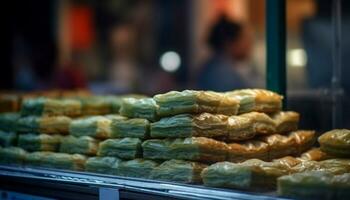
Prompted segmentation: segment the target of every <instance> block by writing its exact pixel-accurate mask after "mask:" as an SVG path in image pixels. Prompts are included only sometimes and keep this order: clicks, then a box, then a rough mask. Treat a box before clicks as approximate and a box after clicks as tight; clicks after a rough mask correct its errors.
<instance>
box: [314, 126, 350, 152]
mask: <svg viewBox="0 0 350 200" xmlns="http://www.w3.org/2000/svg"><path fill="white" fill-rule="evenodd" d="M318 142H319V143H320V145H321V150H322V151H324V152H326V153H327V154H329V155H334V156H339V157H348V158H349V157H350V130H347V129H335V130H332V131H328V132H326V133H324V134H323V135H321V136H320V137H319V138H318Z"/></svg>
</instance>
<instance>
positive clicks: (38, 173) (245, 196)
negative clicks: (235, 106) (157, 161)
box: [0, 165, 282, 200]
mask: <svg viewBox="0 0 350 200" xmlns="http://www.w3.org/2000/svg"><path fill="white" fill-rule="evenodd" d="M0 177H2V178H1V179H6V178H20V179H27V181H28V180H29V181H31V180H32V181H40V180H41V181H50V182H53V183H55V182H57V183H63V184H65V183H66V184H74V185H79V186H84V187H95V188H115V189H118V190H121V191H122V190H123V191H130V192H137V193H143V194H148V195H157V196H163V197H164V196H165V197H169V198H175V199H212V200H226V199H240V200H253V199H254V200H277V199H282V198H278V197H276V196H274V194H269V193H251V192H242V191H237V190H227V189H219V188H208V187H205V186H200V185H185V184H177V183H169V182H162V181H154V180H146V179H137V178H129V177H118V176H111V175H103V174H94V173H88V172H74V171H65V170H55V169H41V168H28V167H17V166H2V165H0Z"/></svg>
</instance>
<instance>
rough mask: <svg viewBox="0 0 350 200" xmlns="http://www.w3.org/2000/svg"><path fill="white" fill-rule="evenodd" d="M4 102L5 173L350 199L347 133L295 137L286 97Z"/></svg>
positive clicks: (196, 95) (75, 96)
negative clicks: (72, 174) (73, 175)
mask: <svg viewBox="0 0 350 200" xmlns="http://www.w3.org/2000/svg"><path fill="white" fill-rule="evenodd" d="M5 96H6V95H5ZM3 97H4V96H3V94H0V111H14V112H13V113H0V165H2V166H1V168H2V169H6V168H8V169H11V170H14V169H15V168H18V167H24V168H23V170H31V171H32V172H35V171H36V170H37V171H40V170H41V171H43V172H49V170H55V169H62V170H78V171H83V170H84V171H86V172H91V173H88V174H87V175H85V176H86V177H94V176H102V179H104V180H106V181H107V182H106V183H107V184H108V182H109V180H112V179H111V178H114V179H115V181H117V182H118V184H119V181H120V185H124V183H127V182H129V181H133V182H135V183H136V182H138V183H140V184H144V183H146V182H148V183H147V184H149V185H154V184H155V183H160V182H158V181H169V182H178V183H191V184H204V185H205V186H209V187H218V188H232V189H243V190H254V191H257V190H258V191H264V192H268V193H264V195H265V194H266V195H269V194H273V193H274V191H276V189H277V191H278V194H279V195H281V196H283V197H287V198H296V199H332V200H333V199H349V198H350V193H349V191H350V190H349V189H350V187H349V182H350V176H349V174H350V159H348V158H350V154H349V152H350V130H346V129H335V130H332V131H328V132H326V133H324V134H323V135H321V136H320V137H319V138H318V142H319V144H320V147H317V145H318V144H317V143H315V142H316V133H315V131H311V130H310V131H308V130H298V128H299V127H298V126H299V121H300V115H299V113H297V112H294V111H283V110H281V109H282V100H283V97H282V96H281V95H279V94H277V93H274V92H271V91H267V90H263V89H241V90H234V91H229V92H224V93H218V92H214V91H196V90H184V91H181V92H179V91H171V92H167V93H165V94H157V95H155V96H154V97H153V98H152V97H147V96H143V95H133V94H131V95H128V94H126V95H105V96H99V95H92V94H91V93H89V92H86V91H79V90H74V91H70V90H52V91H39V92H31V93H23V92H19V93H17V92H16V93H11V94H10V95H8V96H7V97H6V98H5V97H4V98H3ZM3 106H9V108H1V107H3ZM16 106H17V107H16ZM15 107H16V108H15ZM15 112H16V113H15ZM237 114H238V115H237ZM303 126H305V124H303ZM12 164H15V165H17V166H11V167H9V166H4V165H12ZM18 165H21V166H18ZM27 167H29V168H27ZM34 168H50V169H45V170H44V169H34ZM14 171H15V170H14ZM57 173H65V174H67V177H69V176H68V174H69V171H61V172H57ZM45 174H50V173H45ZM77 174H80V175H83V173H77ZM107 174H108V175H110V176H105V177H104V178H103V175H107ZM113 176H119V177H113ZM62 177H63V176H62ZM64 177H65V178H67V177H66V176H64ZM125 177H133V178H134V179H128V178H125ZM135 178H136V179H135ZM102 179H101V180H102ZM138 179H153V180H158V181H152V180H148V181H146V180H138ZM67 180H68V178H67ZM91 180H93V178H91ZM104 180H103V181H104ZM96 181H97V179H96ZM160 184H167V185H168V186H169V185H170V186H173V187H182V186H181V185H176V184H173V185H171V183H160ZM126 185H127V184H126ZM126 185H125V186H126ZM194 189H195V188H194ZM208 191H209V190H208ZM223 192H225V193H226V192H228V191H223ZM223 194H224V193H223ZM239 195H241V194H239ZM203 197H204V196H203ZM230 197H232V196H230ZM199 198H202V196H201V197H199ZM262 198H265V197H262Z"/></svg>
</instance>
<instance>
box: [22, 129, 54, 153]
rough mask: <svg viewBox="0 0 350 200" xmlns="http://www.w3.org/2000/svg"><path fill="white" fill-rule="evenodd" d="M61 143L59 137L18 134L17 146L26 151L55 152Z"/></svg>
mask: <svg viewBox="0 0 350 200" xmlns="http://www.w3.org/2000/svg"><path fill="white" fill-rule="evenodd" d="M60 143H61V136H60V135H47V134H33V133H28V134H19V135H18V146H19V147H21V148H23V149H24V150H26V151H52V152H54V151H57V150H58V147H59V145H60Z"/></svg>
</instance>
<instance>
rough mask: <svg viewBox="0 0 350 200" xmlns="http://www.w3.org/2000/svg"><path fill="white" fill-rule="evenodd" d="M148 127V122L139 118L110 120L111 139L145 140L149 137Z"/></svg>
mask: <svg viewBox="0 0 350 200" xmlns="http://www.w3.org/2000/svg"><path fill="white" fill-rule="evenodd" d="M149 126H150V123H149V121H148V120H147V119H141V118H134V119H125V120H112V123H111V137H112V138H123V137H134V138H140V139H145V138H148V136H149Z"/></svg>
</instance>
